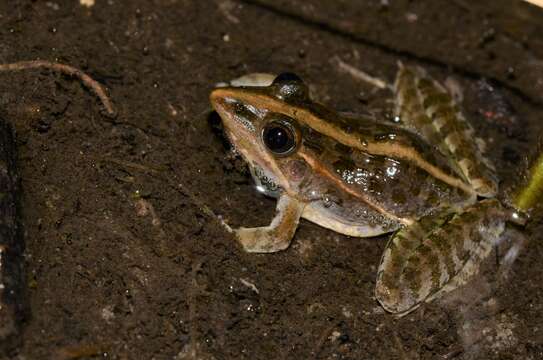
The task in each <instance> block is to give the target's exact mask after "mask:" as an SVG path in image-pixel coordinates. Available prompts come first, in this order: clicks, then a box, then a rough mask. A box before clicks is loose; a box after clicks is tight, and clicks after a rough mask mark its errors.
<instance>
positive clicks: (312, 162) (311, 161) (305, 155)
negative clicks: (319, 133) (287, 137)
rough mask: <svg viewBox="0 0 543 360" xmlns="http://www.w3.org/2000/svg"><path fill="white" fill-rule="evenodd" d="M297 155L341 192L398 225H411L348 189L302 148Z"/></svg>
mask: <svg viewBox="0 0 543 360" xmlns="http://www.w3.org/2000/svg"><path fill="white" fill-rule="evenodd" d="M298 155H300V156H301V157H302V158H303V159H304V160H305V161H306V162H307V163H308V164H309V166H311V168H312V169H313V170H315V171H317V172H319V173H321V174H323V175H326V177H327V178H329V179H331V180H332V181H334V182H335V183H336V185H337V186H338V187H340V188H341V189H342V190H343V191H345V192H346V193H348V194H350V195H352V196H354V197H356V198H357V199H360V200H362V201H363V202H364V203H365V204H368V206H370V207H371V208H373V209H374V210H376V211H378V212H379V213H381V214H383V215H384V216H386V217H387V218H389V219H393V220H396V221H398V222H400V223H402V224H404V225H411V224H412V223H413V219H409V218H401V217H398V216H396V215H394V214H392V213H391V212H389V211H387V210H386V209H384V208H383V207H381V206H379V205H377V204H375V203H374V202H373V201H371V200H370V199H368V198H367V197H366V196H364V194H362V193H360V192H358V191H356V190H354V189H352V188H351V187H349V186H348V185H347V184H345V183H344V182H343V181H342V180H341V179H339V178H338V176H337V174H335V173H333V172H332V171H330V169H327V168H325V167H323V166H321V165H320V164H319V161H318V160H317V159H315V157H314V156H312V155H311V154H310V153H309V152H307V151H304V149H303V148H301V149H300V150H299V151H298Z"/></svg>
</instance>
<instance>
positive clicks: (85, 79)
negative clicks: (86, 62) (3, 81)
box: [0, 60, 115, 116]
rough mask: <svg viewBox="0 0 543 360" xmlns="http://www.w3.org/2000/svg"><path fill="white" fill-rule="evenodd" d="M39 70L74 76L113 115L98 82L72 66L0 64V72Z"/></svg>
mask: <svg viewBox="0 0 543 360" xmlns="http://www.w3.org/2000/svg"><path fill="white" fill-rule="evenodd" d="M39 68H44V69H50V70H53V71H58V72H61V73H63V74H66V75H68V76H75V77H77V78H79V80H81V82H82V83H83V84H84V85H85V86H86V87H88V88H89V89H91V90H92V91H93V92H94V93H95V94H96V95H97V96H98V97H99V98H100V101H101V102H102V104H103V105H104V108H105V109H106V111H107V112H108V114H109V115H111V116H113V115H115V110H114V109H113V105H112V103H111V101H110V100H109V98H108V96H107V94H106V92H105V90H104V88H103V87H102V85H100V83H99V82H98V81H96V80H94V79H93V78H91V77H90V76H89V75H87V74H85V73H84V72H83V71H81V70H79V69H77V68H75V67H73V66H70V65H66V64H60V63H55V62H50V61H46V60H31V61H20V62H16V63H11V64H0V71H19V70H26V69H39Z"/></svg>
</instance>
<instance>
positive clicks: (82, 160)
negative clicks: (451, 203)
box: [0, 0, 543, 360]
mask: <svg viewBox="0 0 543 360" xmlns="http://www.w3.org/2000/svg"><path fill="white" fill-rule="evenodd" d="M359 3H360V2H358V1H350V2H349V1H342V2H327V1H316V0H314V1H302V0H299V1H272V0H270V1H264V0H261V1H233V0H232V1H229V0H216V1H209V0H208V1H184V0H154V1H148V0H139V1H135V0H134V1H120V0H97V1H96V5H94V6H93V7H91V8H87V7H84V6H81V5H79V3H78V1H70V2H67V1H30V0H20V1H16V2H15V1H9V2H8V1H4V2H2V3H0V22H1V25H2V26H1V27H0V44H1V45H0V59H1V60H2V62H14V61H20V60H33V59H45V60H50V61H59V62H62V63H67V64H70V65H73V66H76V67H79V68H81V69H83V70H84V71H86V72H87V73H88V74H89V75H91V76H92V77H94V78H95V79H96V80H98V81H100V82H101V83H102V84H104V85H105V86H106V87H107V89H108V91H109V94H110V96H111V99H112V101H113V103H114V106H115V107H116V110H117V113H118V114H117V116H116V117H115V118H112V117H109V116H107V115H106V114H105V113H104V111H103V109H102V105H101V103H100V102H99V100H98V98H97V97H96V96H95V95H94V94H93V93H92V92H90V91H89V90H88V89H87V88H85V87H84V86H82V85H81V83H80V82H79V81H77V79H72V78H69V77H67V76H63V75H60V74H58V73H54V72H51V71H47V70H42V71H40V70H29V71H24V72H9V73H2V74H0V75H1V79H2V81H1V82H0V90H1V94H2V95H1V97H0V101H1V109H2V110H1V113H2V116H3V117H4V118H6V119H8V120H9V121H10V122H11V124H12V125H13V126H14V128H15V129H16V133H17V144H18V150H19V168H20V172H21V177H22V186H23V189H24V196H23V200H22V204H21V205H22V209H23V222H24V229H25V236H24V238H25V241H26V255H25V259H26V267H27V273H28V278H27V283H28V288H29V289H28V296H29V299H28V303H29V305H30V309H31V313H30V316H29V317H28V319H27V321H26V323H25V324H24V332H23V336H22V341H23V343H22V346H21V347H20V348H19V349H18V350H16V351H15V353H14V354H13V357H17V356H18V358H19V359H58V358H85V359H87V358H108V359H402V360H405V359H419V358H420V359H542V358H543V328H542V324H543V292H542V285H541V284H542V282H543V275H542V272H541V267H540V264H541V260H542V259H543V258H542V256H543V242H542V240H543V238H542V236H541V235H540V233H539V230H540V229H541V224H540V223H539V222H537V221H534V222H533V223H532V225H531V226H530V227H529V228H528V230H527V231H526V233H527V235H528V238H529V242H528V244H527V246H526V247H525V248H524V249H523V251H522V252H521V254H520V256H519V257H518V259H517V261H516V262H515V263H514V264H513V265H512V266H511V268H510V269H508V274H507V275H506V274H505V273H504V268H503V266H501V267H500V266H497V265H496V264H495V263H494V262H493V261H489V264H487V268H488V269H487V270H486V271H485V273H484V274H483V276H481V277H479V278H478V279H476V281H474V282H473V283H472V284H470V285H469V286H467V287H465V288H464V289H462V290H460V291H457V292H455V293H453V294H451V295H450V296H447V297H446V298H445V299H443V300H441V301H436V302H433V303H431V304H429V305H426V306H424V307H423V308H421V309H419V310H417V311H416V312H414V313H412V314H410V315H409V316H406V317H404V318H401V319H395V318H393V317H392V316H390V315H388V314H385V313H383V311H382V310H381V309H380V307H379V306H378V304H377V303H376V302H375V300H374V298H373V297H372V295H373V288H374V285H375V281H374V278H375V272H376V265H377V263H378V261H379V258H380V254H381V252H382V251H383V248H384V245H385V242H386V237H381V238H376V239H375V238H372V239H357V238H348V237H345V236H341V235H338V234H335V233H333V232H330V231H327V230H324V229H322V228H320V227H318V226H316V225H313V224H311V223H308V222H305V221H302V223H301V225H300V227H299V230H298V232H297V234H296V237H295V239H294V241H293V244H292V246H291V247H290V248H289V249H288V250H286V251H284V252H281V253H277V254H273V255H254V254H246V253H244V252H243V251H242V250H241V249H240V247H239V246H238V245H237V244H236V242H235V240H234V239H233V238H232V236H231V235H230V234H228V233H227V232H226V231H225V230H224V229H223V228H222V227H221V225H220V224H219V222H218V221H217V217H216V216H221V217H222V218H224V219H226V220H227V222H228V223H230V224H232V225H234V226H239V225H241V224H243V225H245V226H249V225H258V224H265V223H267V222H269V220H270V219H271V217H272V216H273V210H274V202H273V201H272V200H270V199H267V198H264V197H262V196H261V195H258V194H257V193H256V192H255V190H254V189H253V187H252V184H251V181H250V179H249V177H248V174H247V172H246V171H245V169H244V168H243V166H239V164H238V163H233V162H232V161H231V160H229V157H228V149H227V146H226V144H225V142H224V141H223V138H222V137H221V134H220V124H219V123H218V122H217V120H216V119H215V118H213V117H211V118H210V117H209V103H208V94H209V91H210V89H211V88H212V87H213V85H214V84H215V83H217V82H219V81H224V80H228V79H232V78H234V77H237V76H239V75H242V74H244V73H248V72H258V71H266V72H273V73H276V72H280V71H282V70H290V71H294V72H296V73H299V74H300V75H301V76H302V77H303V78H304V79H306V80H307V82H308V83H310V84H312V86H313V87H314V90H315V93H316V95H317V96H318V97H319V99H321V100H322V101H324V102H326V103H327V104H329V105H330V106H331V107H333V108H336V109H339V110H350V111H361V110H364V109H366V108H368V107H374V108H375V107H380V106H384V104H386V102H384V101H383V100H382V95H383V93H373V92H372V91H371V89H370V88H368V87H367V86H366V85H365V84H362V83H360V82H359V81H357V80H356V79H354V78H353V77H351V76H350V75H348V74H346V73H345V72H342V71H341V70H340V69H339V68H338V66H337V62H335V61H334V60H333V59H334V57H336V56H337V57H340V58H341V59H342V60H343V61H345V62H347V63H349V64H351V65H353V66H356V67H358V68H361V69H364V70H365V71H367V72H369V73H371V74H375V75H377V76H380V77H383V78H386V79H388V80H389V81H390V80H391V79H393V77H394V74H395V71H396V63H397V61H398V60H401V61H403V62H405V63H409V64H420V65H422V66H424V67H426V68H427V69H428V70H429V71H430V72H431V73H432V74H434V75H435V76H436V77H437V78H439V79H441V80H445V79H446V78H447V77H449V76H452V77H453V78H454V79H456V80H457V81H458V82H459V83H460V85H461V86H462V87H463V89H464V106H465V109H466V114H467V115H468V116H469V117H470V118H471V119H472V120H473V122H474V124H475V125H476V128H477V131H478V133H479V134H480V135H481V136H482V137H483V138H485V139H486V140H487V142H488V148H489V155H490V157H491V158H492V160H493V161H494V162H495V163H496V164H497V165H498V166H497V167H498V170H499V173H500V176H501V178H502V180H503V188H504V189H507V188H508V187H510V186H511V185H513V184H515V183H517V182H518V176H517V175H516V172H515V170H516V169H517V168H518V165H519V164H521V163H522V160H523V159H524V158H525V155H526V154H527V153H528V152H529V149H530V148H531V147H533V146H534V144H535V142H536V135H537V134H538V133H540V132H541V130H543V124H542V123H541V115H540V114H541V112H542V107H543V97H541V91H542V89H543V65H542V64H543V62H542V58H543V50H542V49H543V47H542V46H541V42H542V40H541V37H540V34H541V33H542V31H543V29H542V27H543V11H542V10H540V9H537V8H535V7H531V6H529V5H527V4H524V3H520V2H517V1H495V2H481V4H482V3H489V4H490V5H491V6H492V7H490V8H489V7H483V6H482V5H471V2H469V1H464V0H455V1H448V0H442V1H432V2H424V3H423V2H414V1H407V0H398V1H384V0H383V1H381V2H379V1H371V2H370V1H368V2H364V3H363V4H359ZM388 3H390V5H387V4H388ZM538 34H539V35H538ZM536 35H537V36H536Z"/></svg>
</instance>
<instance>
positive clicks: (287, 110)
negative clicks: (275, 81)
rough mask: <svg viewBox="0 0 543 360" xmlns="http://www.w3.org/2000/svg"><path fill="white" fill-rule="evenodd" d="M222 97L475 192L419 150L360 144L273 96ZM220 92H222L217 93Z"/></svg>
mask: <svg viewBox="0 0 543 360" xmlns="http://www.w3.org/2000/svg"><path fill="white" fill-rule="evenodd" d="M220 90H221V93H222V94H221V95H223V96H226V97H231V98H233V99H237V100H240V101H242V102H245V103H248V104H251V105H253V106H255V107H256V108H260V109H267V110H268V111H272V112H276V113H281V114H284V115H287V116H290V117H292V118H294V119H296V120H298V121H300V122H302V123H304V124H306V125H308V126H310V127H311V128H313V129H315V130H316V131H318V132H320V133H321V134H324V135H327V136H329V137H331V138H333V139H336V140H337V141H339V142H340V143H342V144H343V145H346V146H349V147H352V148H356V149H359V150H361V151H365V152H368V153H371V154H374V155H384V156H389V157H396V158H400V159H406V160H409V161H412V162H414V163H415V164H416V165H417V166H418V167H420V168H421V169H423V170H424V171H426V172H427V173H428V174H430V175H432V176H433V177H435V178H436V179H439V180H441V181H443V182H444V183H446V184H448V185H450V186H453V187H456V188H459V189H461V190H462V191H465V192H466V193H467V194H473V193H474V190H473V189H472V188H471V187H470V186H469V185H468V184H466V183H464V182H463V181H462V180H460V179H457V178H455V177H453V176H450V175H448V174H447V173H445V172H444V171H443V170H441V169H439V168H438V167H437V166H435V165H433V164H431V163H429V162H428V161H426V160H425V159H424V158H423V157H422V156H421V155H420V154H419V153H418V152H417V151H416V150H415V149H413V148H410V147H407V146H403V145H400V144H393V143H390V142H389V143H375V142H371V141H367V144H366V143H364V144H362V142H361V141H360V139H359V138H357V137H356V136H353V135H351V134H348V133H347V132H345V131H343V130H341V129H340V128H338V127H337V126H334V125H332V124H330V123H329V122H327V121H325V120H322V119H320V118H319V117H317V116H315V115H314V114H312V113H311V112H310V111H308V110H306V109H304V108H301V107H297V106H295V105H290V104H286V103H285V102H283V101H280V100H278V99H275V98H273V97H271V96H269V95H265V94H256V93H252V92H249V91H243V90H242V91H240V89H235V88H225V89H220ZM215 91H218V90H215Z"/></svg>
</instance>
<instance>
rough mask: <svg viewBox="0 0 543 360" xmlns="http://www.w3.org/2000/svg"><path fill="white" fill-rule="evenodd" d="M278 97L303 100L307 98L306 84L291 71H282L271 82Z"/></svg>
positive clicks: (294, 100) (295, 100) (287, 99)
mask: <svg viewBox="0 0 543 360" xmlns="http://www.w3.org/2000/svg"><path fill="white" fill-rule="evenodd" d="M272 85H273V86H274V88H275V94H276V96H277V97H278V98H280V99H282V100H286V101H293V102H303V101H304V100H306V99H307V98H308V89H307V85H306V84H305V83H304V82H303V81H302V79H300V77H299V76H298V75H296V74H293V73H289V72H286V73H282V74H280V75H279V76H277V77H276V78H275V80H274V81H273V84H272Z"/></svg>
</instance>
